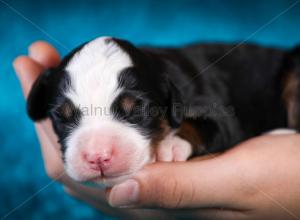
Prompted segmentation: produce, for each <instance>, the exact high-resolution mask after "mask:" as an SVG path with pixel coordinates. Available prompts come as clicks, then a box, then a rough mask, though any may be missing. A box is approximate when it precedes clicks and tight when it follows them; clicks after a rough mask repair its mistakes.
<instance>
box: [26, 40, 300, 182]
mask: <svg viewBox="0 0 300 220" xmlns="http://www.w3.org/2000/svg"><path fill="white" fill-rule="evenodd" d="M298 54H300V53H298V51H297V50H294V51H293V52H286V51H283V50H277V49H268V48H262V47H258V46H255V45H242V46H238V47H236V46H235V45H216V44H210V45H204V44H202V45H201V44H200V45H192V46H188V47H184V48H179V49H176V48H169V49H166V48H136V47H134V46H133V45H132V44H130V43H129V42H127V41H123V40H119V39H114V38H109V37H102V38H98V39H95V40H93V41H91V42H88V43H87V44H84V45H82V46H80V47H79V48H77V49H75V50H74V51H73V52H72V53H70V55H68V56H67V57H66V58H65V59H64V60H63V61H62V63H61V65H60V66H58V67H57V68H55V69H52V70H49V71H48V72H46V73H44V74H42V75H41V76H40V78H39V79H38V80H37V81H36V83H35V84H34V86H33V88H32V91H31V93H30V96H29V99H28V112H29V115H30V116H31V118H32V119H33V120H41V119H43V118H45V117H47V116H49V117H50V118H51V120H52V122H53V126H54V129H55V131H56V133H57V135H58V138H59V141H60V143H61V144H62V149H63V156H64V161H65V165H66V170H67V172H68V174H69V175H70V176H71V177H73V178H74V179H76V180H79V181H91V180H93V181H96V182H101V183H105V184H107V185H111V184H115V183H117V182H120V181H122V180H124V179H126V178H128V176H130V175H132V174H134V173H135V172H136V171H137V170H139V169H141V168H142V167H143V166H144V165H145V164H147V163H150V162H153V161H157V160H160V161H174V160H179V161H182V160H186V159H187V158H189V157H190V156H195V155H201V154H207V153H210V152H218V151H224V150H226V149H228V148H229V147H232V146H233V145H235V144H237V143H238V142H240V141H242V140H245V139H247V138H250V137H253V136H256V135H260V134H262V133H265V132H267V131H269V130H272V129H275V128H288V127H289V128H295V129H298V128H299V125H298V120H297V116H298V107H297V103H298V102H297V101H298V99H299V98H298V73H299V71H298V69H297V68H299V65H298V62H299V61H300V59H298V56H299V55H298ZM91 108H97V109H98V110H101V112H96V113H95V112H94V114H87V112H88V113H91V112H92V111H90V110H92V109H91ZM86 109H88V111H86Z"/></svg>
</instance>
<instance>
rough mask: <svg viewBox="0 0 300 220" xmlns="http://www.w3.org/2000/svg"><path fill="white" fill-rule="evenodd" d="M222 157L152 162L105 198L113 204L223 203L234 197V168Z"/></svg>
mask: <svg viewBox="0 0 300 220" xmlns="http://www.w3.org/2000/svg"><path fill="white" fill-rule="evenodd" d="M221 157H222V156H219V157H217V158H213V159H209V160H204V161H188V162H176V163H154V164H151V165H149V166H147V167H146V168H144V169H143V170H142V171H140V172H139V173H138V174H137V175H136V176H134V177H133V178H131V179H129V180H126V181H125V182H123V183H121V184H119V185H116V186H114V187H113V188H112V189H110V190H109V191H108V193H107V195H108V201H109V203H110V205H112V206H114V207H161V208H201V207H203V208H206V207H209V208H211V207H214V206H218V207H219V206H220V207H226V206H227V205H228V204H227V202H228V201H232V200H234V199H235V198H233V197H232V195H233V194H236V193H234V192H235V191H236V187H237V186H236V185H235V184H234V183H233V182H234V181H232V178H234V177H233V176H234V175H236V174H235V173H236V171H235V170H234V169H231V168H230V167H232V166H228V164H224V163H227V160H226V159H222V158H221ZM216 201H217V202H216Z"/></svg>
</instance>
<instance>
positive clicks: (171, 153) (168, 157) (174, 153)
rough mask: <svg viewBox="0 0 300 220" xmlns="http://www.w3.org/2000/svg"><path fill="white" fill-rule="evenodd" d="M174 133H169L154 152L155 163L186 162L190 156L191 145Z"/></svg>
mask: <svg viewBox="0 0 300 220" xmlns="http://www.w3.org/2000/svg"><path fill="white" fill-rule="evenodd" d="M175 132H176V131H173V132H171V133H170V134H169V135H167V136H166V137H165V138H164V140H162V141H161V142H160V143H159V146H158V147H157V151H156V160H157V161H164V162H171V161H186V160H187V159H188V158H189V157H190V156H191V155H192V151H193V149H192V145H191V144H190V143H189V142H187V141H186V140H184V139H182V138H180V137H179V136H177V135H175Z"/></svg>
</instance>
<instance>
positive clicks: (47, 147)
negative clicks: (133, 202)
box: [13, 42, 163, 219]
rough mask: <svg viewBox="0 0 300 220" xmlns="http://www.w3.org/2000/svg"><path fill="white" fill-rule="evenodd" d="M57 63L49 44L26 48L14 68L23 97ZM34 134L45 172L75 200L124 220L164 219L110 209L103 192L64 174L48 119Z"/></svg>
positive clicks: (58, 149)
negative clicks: (37, 138) (24, 54)
mask: <svg viewBox="0 0 300 220" xmlns="http://www.w3.org/2000/svg"><path fill="white" fill-rule="evenodd" d="M59 63H60V56H59V54H58V52H57V51H56V50H55V48H53V47H52V46H51V45H49V44H47V43H45V42H35V43H33V44H32V45H31V46H30V47H29V55H28V56H19V57H17V58H16V59H15V60H14V62H13V66H14V68H15V71H16V73H17V76H18V77H19V80H20V83H21V86H22V89H23V93H24V96H25V98H26V97H27V95H28V93H29V91H30V89H31V86H32V84H33V83H34V81H35V80H36V78H37V77H38V76H39V75H40V74H41V73H42V72H43V71H44V70H45V69H47V68H50V67H55V66H57V65H58V64H59ZM35 127H36V131H37V134H38V137H39V141H40V144H41V150H42V155H43V159H44V164H45V169H46V172H47V174H48V176H49V177H50V178H51V179H54V180H57V181H59V182H61V183H62V184H63V185H64V186H65V189H66V192H68V193H69V194H71V195H72V196H74V197H77V198H79V199H81V200H84V201H85V202H87V203H89V204H91V205H92V206H94V207H96V208H98V209H99V210H100V211H102V212H103V213H105V214H107V215H112V216H117V217H122V218H123V219H124V218H127V219H139V218H145V217H146V216H147V217H148V218H149V219H153V218H157V216H158V215H159V216H160V218H163V215H162V213H161V212H159V211H141V210H124V209H123V210H122V209H117V208H112V207H111V206H110V205H109V204H108V203H107V201H106V198H105V192H104V190H103V189H96V188H91V187H87V186H85V185H82V184H80V183H78V182H75V181H73V180H72V179H71V178H70V177H68V176H67V175H66V174H65V173H64V167H63V161H62V159H61V151H60V145H59V144H58V143H57V140H58V139H57V137H56V135H55V133H54V131H53V128H52V125H51V122H50V121H49V119H47V120H44V121H41V122H38V123H35Z"/></svg>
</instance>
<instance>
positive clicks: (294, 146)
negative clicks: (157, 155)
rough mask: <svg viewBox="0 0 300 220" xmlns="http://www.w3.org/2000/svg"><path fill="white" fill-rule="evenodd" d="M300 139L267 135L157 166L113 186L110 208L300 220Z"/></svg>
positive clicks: (194, 215) (190, 215) (186, 215)
mask: <svg viewBox="0 0 300 220" xmlns="http://www.w3.org/2000/svg"><path fill="white" fill-rule="evenodd" d="M299 143H300V135H299V134H294V135H265V136H261V137H257V138H253V139H251V140H249V141H246V142H244V143H241V144H240V145H238V146H236V147H235V148H233V149H231V150H229V151H228V152H225V153H224V154H221V155H219V156H216V157H213V158H210V159H206V160H199V159H198V158H197V159H196V160H193V161H188V162H177V163H155V164H151V165H149V166H147V167H146V168H145V169H143V170H142V171H140V172H139V173H137V175H136V176H135V177H133V178H132V179H130V180H127V181H126V182H124V183H122V184H120V185H116V186H114V187H113V188H112V189H111V190H109V191H108V193H107V197H108V200H109V202H110V204H111V205H112V206H115V207H131V208H145V207H146V208H162V209H164V210H165V209H168V210H169V214H170V215H172V216H174V217H177V218H178V217H183V218H193V219H194V218H198V219H199V218H200V219H272V220H275V219H280V220H282V219H285V220H288V219H300V172H299V170H300V146H299Z"/></svg>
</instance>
